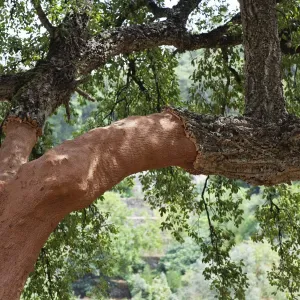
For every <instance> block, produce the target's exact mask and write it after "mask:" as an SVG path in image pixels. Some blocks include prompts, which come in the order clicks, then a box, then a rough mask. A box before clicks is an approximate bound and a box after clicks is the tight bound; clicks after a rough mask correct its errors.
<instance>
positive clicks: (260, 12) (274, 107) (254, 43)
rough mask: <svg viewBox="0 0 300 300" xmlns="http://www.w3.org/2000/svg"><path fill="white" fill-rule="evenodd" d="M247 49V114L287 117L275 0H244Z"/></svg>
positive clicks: (266, 118)
mask: <svg viewBox="0 0 300 300" xmlns="http://www.w3.org/2000/svg"><path fill="white" fill-rule="evenodd" d="M240 5H241V15H242V24H243V34H244V43H243V44H244V51H245V77H246V82H245V115H246V116H251V117H254V118H257V119H260V120H263V121H265V122H268V121H271V122H277V121H280V120H283V119H284V118H285V117H286V116H287V112H286V110H285V101H284V97H283V89H282V84H281V70H280V69H281V50H280V43H279V37H278V25H277V16H276V0H241V1H240Z"/></svg>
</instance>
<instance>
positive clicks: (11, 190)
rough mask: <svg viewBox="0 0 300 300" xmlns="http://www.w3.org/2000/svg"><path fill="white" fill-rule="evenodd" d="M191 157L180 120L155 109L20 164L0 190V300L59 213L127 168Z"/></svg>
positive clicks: (181, 162) (15, 293) (13, 294)
mask: <svg viewBox="0 0 300 300" xmlns="http://www.w3.org/2000/svg"><path fill="white" fill-rule="evenodd" d="M195 156H196V151H195V147H194V145H193V143H192V142H191V141H190V140H189V139H187V138H186V137H185V135H184V130H183V126H182V123H181V122H180V121H179V120H178V119H176V118H175V117H174V116H172V115H171V114H168V113H163V114H155V115H151V116H148V117H130V118H128V119H125V120H122V121H119V122H116V123H115V124H113V125H111V126H109V127H106V128H98V129H95V130H92V131H90V132H88V133H86V134H84V135H82V136H81V137H79V138H77V139H75V140H73V141H67V142H65V143H63V144H62V145H60V146H58V147H56V148H54V149H53V150H51V151H49V152H48V153H46V154H45V155H44V156H43V157H41V158H39V159H37V160H35V161H32V162H29V163H27V164H25V165H23V166H22V167H21V169H20V171H19V173H18V175H17V177H15V178H14V179H12V180H11V181H9V182H8V183H7V184H6V185H5V187H4V188H3V187H2V193H1V189H0V199H1V201H0V223H1V224H2V225H3V226H1V227H0V236H1V243H0V264H1V268H0V299H18V297H19V294H20V291H21V289H22V286H23V284H24V281H25V279H26V277H27V276H28V273H29V272H30V271H32V268H33V266H34V263H35V261H36V259H37V256H38V253H39V251H40V249H41V247H42V245H43V243H44V242H45V241H46V239H47V238H48V236H49V234H50V233H51V232H52V231H53V229H54V228H55V227H56V225H57V224H58V222H59V221H61V219H62V218H63V217H64V216H65V215H66V214H67V213H69V212H71V211H73V210H76V209H80V208H83V207H86V206H88V205H89V204H91V203H92V201H93V200H95V199H96V197H98V196H99V195H101V194H102V193H104V192H105V191H106V190H109V189H110V188H111V187H112V186H113V185H115V184H116V183H118V182H119V181H120V180H121V179H122V178H124V177H125V176H127V175H129V174H132V173H135V172H139V171H142V170H147V169H153V168H160V167H166V166H169V165H177V166H181V167H184V168H190V167H192V162H193V161H194V160H195ZM83 157H84V159H83ZM4 207H5V209H4ZM12 241H13V242H12ZM12 265H13V266H14V268H12V267H11V266H12Z"/></svg>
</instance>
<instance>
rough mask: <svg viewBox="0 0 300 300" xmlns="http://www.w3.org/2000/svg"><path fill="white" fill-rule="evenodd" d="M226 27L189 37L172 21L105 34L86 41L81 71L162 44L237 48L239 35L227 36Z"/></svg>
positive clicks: (85, 72)
mask: <svg viewBox="0 0 300 300" xmlns="http://www.w3.org/2000/svg"><path fill="white" fill-rule="evenodd" d="M228 28H229V24H227V25H224V26H221V27H219V28H217V29H215V30H213V31H211V32H209V33H203V34H191V33H189V32H187V31H186V29H185V28H183V27H180V26H177V24H176V23H175V22H172V21H161V22H157V23H151V24H149V25H135V26H130V27H124V28H123V27H122V28H118V29H115V30H112V31H106V32H103V33H101V34H100V35H99V36H97V37H95V38H92V39H91V40H89V41H88V42H87V45H86V49H85V52H84V53H83V55H82V59H81V65H80V69H81V70H80V72H81V74H88V73H90V72H91V71H92V70H94V69H96V68H98V67H99V66H101V65H103V64H105V63H106V62H107V61H108V60H109V59H110V58H111V57H113V56H115V55H118V54H122V53H123V54H124V53H131V52H133V51H141V50H145V49H150V48H154V47H158V46H162V45H172V46H175V47H177V48H178V49H180V50H181V51H184V50H196V49H200V48H212V47H225V46H233V45H239V44H240V43H241V42H242V38H241V34H237V35H235V33H233V34H231V35H226V33H227V31H228Z"/></svg>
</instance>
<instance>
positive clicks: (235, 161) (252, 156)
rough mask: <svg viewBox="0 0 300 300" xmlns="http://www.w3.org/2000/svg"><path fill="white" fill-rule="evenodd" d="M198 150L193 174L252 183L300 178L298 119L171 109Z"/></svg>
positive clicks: (275, 182) (287, 181)
mask: <svg viewBox="0 0 300 300" xmlns="http://www.w3.org/2000/svg"><path fill="white" fill-rule="evenodd" d="M168 111H170V112H172V113H173V114H174V115H176V116H178V117H179V118H180V119H181V120H182V122H183V123H184V126H185V130H186V135H187V136H188V137H189V138H191V139H192V140H193V141H194V143H195V146H196V148H197V151H198V155H197V159H196V161H195V162H194V171H192V172H194V173H196V174H206V175H210V174H218V175H223V176H226V177H228V178H233V179H243V180H245V181H246V182H248V183H251V184H253V185H274V184H278V183H291V181H292V180H299V178H300V157H299V153H300V121H299V119H297V118H295V117H292V116H289V118H288V119H287V120H286V121H285V122H284V123H281V124H275V123H268V124H265V123H264V122H262V121H261V122H260V121H258V120H257V119H251V118H244V117H217V116H209V115H197V114H194V113H192V112H189V111H187V110H180V109H171V108H169V109H168Z"/></svg>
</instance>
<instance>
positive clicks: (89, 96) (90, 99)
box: [75, 87, 97, 102]
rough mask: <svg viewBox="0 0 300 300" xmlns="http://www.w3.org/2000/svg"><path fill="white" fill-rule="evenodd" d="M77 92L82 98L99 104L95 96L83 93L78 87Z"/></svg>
mask: <svg viewBox="0 0 300 300" xmlns="http://www.w3.org/2000/svg"><path fill="white" fill-rule="evenodd" d="M75 91H76V92H77V93H78V94H79V95H80V96H82V97H84V98H86V99H87V100H89V101H92V102H97V100H96V99H95V98H94V97H93V96H91V95H90V94H89V93H87V92H85V91H83V90H82V89H80V88H79V87H77V88H76V89H75Z"/></svg>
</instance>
